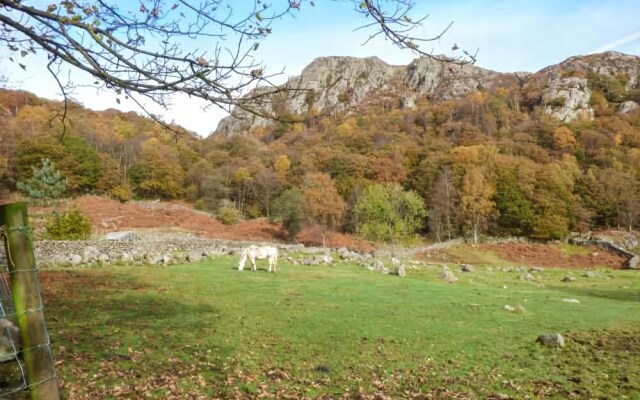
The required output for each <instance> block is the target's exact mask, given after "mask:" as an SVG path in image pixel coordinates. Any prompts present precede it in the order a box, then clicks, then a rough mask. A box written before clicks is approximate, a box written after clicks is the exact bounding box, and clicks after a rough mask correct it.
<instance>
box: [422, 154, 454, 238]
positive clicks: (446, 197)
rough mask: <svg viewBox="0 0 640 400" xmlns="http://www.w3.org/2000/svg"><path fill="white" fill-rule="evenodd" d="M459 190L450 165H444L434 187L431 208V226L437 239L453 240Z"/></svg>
mask: <svg viewBox="0 0 640 400" xmlns="http://www.w3.org/2000/svg"><path fill="white" fill-rule="evenodd" d="M457 199H458V191H457V189H456V187H455V185H454V181H453V176H452V173H451V169H450V168H449V167H444V168H443V169H442V171H441V172H440V175H439V177H438V180H437V181H436V183H435V186H434V187H433V191H432V194H431V201H430V203H429V204H430V209H429V228H430V229H431V232H432V233H434V234H435V235H436V239H437V240H438V241H441V240H442V239H443V238H446V239H448V240H451V238H452V235H453V234H454V233H455V232H454V218H455V212H454V208H455V204H456V201H457Z"/></svg>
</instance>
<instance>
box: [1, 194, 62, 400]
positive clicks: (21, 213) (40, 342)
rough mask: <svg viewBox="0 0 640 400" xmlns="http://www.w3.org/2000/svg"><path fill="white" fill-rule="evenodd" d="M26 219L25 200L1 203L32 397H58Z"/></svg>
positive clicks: (50, 399) (42, 399)
mask: <svg viewBox="0 0 640 400" xmlns="http://www.w3.org/2000/svg"><path fill="white" fill-rule="evenodd" d="M27 222H28V221H27V207H26V205H25V204H24V203H9V204H5V205H0V233H1V234H2V235H4V237H5V240H4V244H5V251H6V253H7V261H8V265H9V274H10V277H11V292H12V297H13V303H14V307H15V313H16V319H17V323H18V328H19V329H20V336H21V339H22V349H23V353H22V354H23V358H24V364H25V369H26V372H27V382H28V385H29V392H30V395H31V399H32V400H58V399H60V394H59V389H58V380H57V376H56V373H55V365H54V360H53V355H52V353H51V348H50V341H49V335H48V334H47V328H46V325H45V322H44V311H43V305H42V298H41V295H40V286H39V284H38V276H37V271H36V262H35V256H34V254H33V246H32V243H31V232H30V231H29V230H28V225H27Z"/></svg>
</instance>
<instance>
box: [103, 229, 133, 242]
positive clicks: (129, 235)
mask: <svg viewBox="0 0 640 400" xmlns="http://www.w3.org/2000/svg"><path fill="white" fill-rule="evenodd" d="M104 239H105V240H115V241H118V242H139V241H140V240H142V239H141V238H140V236H138V234H137V233H135V232H131V231H123V232H109V233H107V234H106V235H105V237H104Z"/></svg>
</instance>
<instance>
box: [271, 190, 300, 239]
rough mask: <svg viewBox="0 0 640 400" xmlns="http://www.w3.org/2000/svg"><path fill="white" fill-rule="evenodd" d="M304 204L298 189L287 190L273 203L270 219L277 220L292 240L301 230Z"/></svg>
mask: <svg viewBox="0 0 640 400" xmlns="http://www.w3.org/2000/svg"><path fill="white" fill-rule="evenodd" d="M303 207H304V202H303V199H302V193H301V192H300V190H298V189H287V190H285V191H284V192H282V193H281V194H280V196H279V197H278V198H277V199H275V201H274V202H273V213H272V214H271V217H272V219H278V220H280V221H281V222H282V225H283V226H284V228H285V229H286V230H287V232H288V233H289V239H291V240H294V239H295V238H296V235H297V234H298V233H299V232H300V230H301V229H302V220H303Z"/></svg>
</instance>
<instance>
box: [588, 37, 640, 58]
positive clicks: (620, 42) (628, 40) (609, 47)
mask: <svg viewBox="0 0 640 400" xmlns="http://www.w3.org/2000/svg"><path fill="white" fill-rule="evenodd" d="M636 40H640V31H637V32H633V33H631V34H629V35H626V36H623V37H621V38H619V39H616V40H614V41H612V42H610V43H607V44H605V45H604V46H602V47H599V48H597V49H595V50H594V51H592V52H591V54H594V53H602V52H604V51H608V50H613V49H617V48H618V47H620V46H624V45H625V44H628V43H631V42H633V41H636Z"/></svg>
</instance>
